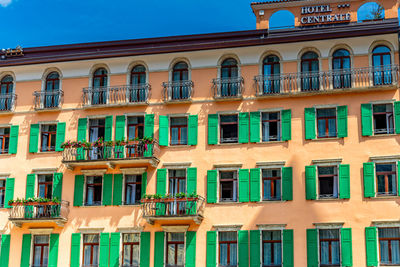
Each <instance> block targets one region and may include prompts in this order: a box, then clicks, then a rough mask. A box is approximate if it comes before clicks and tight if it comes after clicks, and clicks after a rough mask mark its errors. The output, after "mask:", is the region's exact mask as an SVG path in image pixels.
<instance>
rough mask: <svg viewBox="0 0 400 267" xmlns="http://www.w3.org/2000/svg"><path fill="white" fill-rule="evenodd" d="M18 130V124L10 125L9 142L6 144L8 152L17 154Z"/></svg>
mask: <svg viewBox="0 0 400 267" xmlns="http://www.w3.org/2000/svg"><path fill="white" fill-rule="evenodd" d="M18 132H19V126H18V125H12V126H11V127H10V143H9V145H8V153H9V154H17V150H18Z"/></svg>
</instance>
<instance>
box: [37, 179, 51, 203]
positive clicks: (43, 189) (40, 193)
mask: <svg viewBox="0 0 400 267" xmlns="http://www.w3.org/2000/svg"><path fill="white" fill-rule="evenodd" d="M37 179H38V180H37V181H38V187H37V197H40V198H49V199H52V197H53V175H52V174H40V175H38V177H37Z"/></svg>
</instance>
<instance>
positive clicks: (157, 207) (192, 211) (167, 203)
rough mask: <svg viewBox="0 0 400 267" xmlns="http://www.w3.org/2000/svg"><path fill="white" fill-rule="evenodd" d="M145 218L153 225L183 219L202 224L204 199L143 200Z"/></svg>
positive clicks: (142, 206) (199, 197)
mask: <svg viewBox="0 0 400 267" xmlns="http://www.w3.org/2000/svg"><path fill="white" fill-rule="evenodd" d="M141 208H142V213H143V218H145V219H146V220H148V221H149V222H150V223H153V222H154V221H155V220H160V219H161V220H162V219H171V218H175V219H176V218H181V219H182V220H187V219H192V220H194V221H195V222H196V223H200V222H201V220H202V219H203V209H204V198H203V197H201V196H198V197H195V198H190V197H187V198H177V197H173V198H168V199H164V198H163V199H143V200H142V204H141Z"/></svg>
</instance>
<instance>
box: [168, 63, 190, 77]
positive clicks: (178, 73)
mask: <svg viewBox="0 0 400 267" xmlns="http://www.w3.org/2000/svg"><path fill="white" fill-rule="evenodd" d="M187 80H189V67H188V65H187V64H186V62H183V61H181V62H178V63H176V64H175V65H174V68H173V70H172V81H174V82H177V81H187Z"/></svg>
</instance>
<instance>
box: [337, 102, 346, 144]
mask: <svg viewBox="0 0 400 267" xmlns="http://www.w3.org/2000/svg"><path fill="white" fill-rule="evenodd" d="M337 136H338V137H347V106H338V107H337Z"/></svg>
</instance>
